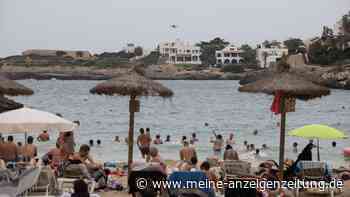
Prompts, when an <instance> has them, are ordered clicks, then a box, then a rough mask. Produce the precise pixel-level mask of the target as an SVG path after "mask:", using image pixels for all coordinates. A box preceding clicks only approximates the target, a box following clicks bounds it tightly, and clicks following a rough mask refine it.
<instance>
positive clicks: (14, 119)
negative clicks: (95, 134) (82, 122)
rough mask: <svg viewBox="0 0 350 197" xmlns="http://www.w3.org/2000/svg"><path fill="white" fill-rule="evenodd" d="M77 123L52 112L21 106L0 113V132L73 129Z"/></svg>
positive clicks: (63, 130) (62, 130)
mask: <svg viewBox="0 0 350 197" xmlns="http://www.w3.org/2000/svg"><path fill="white" fill-rule="evenodd" d="M76 127H77V125H76V124H75V123H73V122H71V121H69V120H66V119H64V118H61V117H59V116H56V115H54V114H52V113H49V112H45V111H40V110H36V109H31V108H27V107H23V108H20V109H16V110H12V111H8V112H5V113H1V114H0V132H3V133H27V132H41V131H43V130H50V129H55V130H58V131H60V132H65V131H73V130H74V129H75V128H76Z"/></svg>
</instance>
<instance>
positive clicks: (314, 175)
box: [296, 161, 334, 197]
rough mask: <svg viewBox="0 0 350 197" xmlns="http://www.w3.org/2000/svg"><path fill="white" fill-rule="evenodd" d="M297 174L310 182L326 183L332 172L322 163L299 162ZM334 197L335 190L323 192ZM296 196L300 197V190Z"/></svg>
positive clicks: (297, 190)
mask: <svg viewBox="0 0 350 197" xmlns="http://www.w3.org/2000/svg"><path fill="white" fill-rule="evenodd" d="M297 174H298V176H299V177H300V178H302V179H304V180H309V181H326V180H327V177H328V176H331V170H330V169H329V168H328V166H327V164H326V163H325V162H322V161H299V162H298V163H297ZM325 192H326V193H329V194H330V195H331V196H334V190H330V191H323V193H325ZM296 196H297V197H298V196H299V188H297V189H296Z"/></svg>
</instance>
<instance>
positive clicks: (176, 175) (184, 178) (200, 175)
mask: <svg viewBox="0 0 350 197" xmlns="http://www.w3.org/2000/svg"><path fill="white" fill-rule="evenodd" d="M168 180H169V181H172V182H174V184H175V183H178V184H180V183H181V187H182V188H183V189H186V188H187V187H191V186H193V187H194V186H195V185H191V184H189V182H196V183H197V186H198V185H199V182H202V184H203V183H205V182H207V183H209V182H208V177H207V176H206V175H205V173H204V172H201V171H195V172H180V171H179V172H173V173H172V174H171V175H170V176H169V177H168ZM186 184H188V185H186ZM172 186H173V185H172ZM201 186H202V185H201ZM172 189H179V188H172ZM189 189H195V188H189ZM197 189H198V190H200V191H202V192H204V193H206V194H208V196H209V197H214V196H215V193H214V190H213V188H210V186H209V185H208V184H206V187H200V188H197Z"/></svg>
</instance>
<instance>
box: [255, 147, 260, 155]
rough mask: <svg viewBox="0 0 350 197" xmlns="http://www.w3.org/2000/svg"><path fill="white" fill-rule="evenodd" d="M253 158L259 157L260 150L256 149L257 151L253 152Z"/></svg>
mask: <svg viewBox="0 0 350 197" xmlns="http://www.w3.org/2000/svg"><path fill="white" fill-rule="evenodd" d="M255 156H256V157H260V149H258V148H257V149H256V150H255Z"/></svg>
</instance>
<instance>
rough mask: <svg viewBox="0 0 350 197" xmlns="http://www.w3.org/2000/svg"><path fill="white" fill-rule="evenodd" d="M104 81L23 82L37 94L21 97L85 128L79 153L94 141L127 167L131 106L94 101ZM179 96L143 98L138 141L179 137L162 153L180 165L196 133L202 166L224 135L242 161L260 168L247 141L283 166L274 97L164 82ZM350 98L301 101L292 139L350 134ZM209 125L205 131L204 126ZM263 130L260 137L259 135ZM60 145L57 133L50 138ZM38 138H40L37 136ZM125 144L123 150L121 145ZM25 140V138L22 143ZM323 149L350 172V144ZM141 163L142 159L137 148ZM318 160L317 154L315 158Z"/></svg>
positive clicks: (334, 95)
mask: <svg viewBox="0 0 350 197" xmlns="http://www.w3.org/2000/svg"><path fill="white" fill-rule="evenodd" d="M100 82H101V81H61V80H43V81H37V80H21V81H20V83H23V84H24V85H26V86H28V87H30V88H32V89H33V90H34V92H35V94H34V95H32V96H24V97H22V96H19V97H14V98H13V99H15V100H16V101H18V102H21V103H24V104H25V105H26V106H29V107H33V108H36V109H40V110H45V111H49V112H52V113H60V114H62V115H63V116H64V118H66V119H69V120H72V121H73V120H79V121H80V123H81V126H80V128H79V129H78V130H76V131H75V134H74V135H75V140H76V143H77V148H78V147H79V145H81V144H85V143H88V142H89V140H90V139H93V140H95V141H96V140H97V139H100V140H101V141H102V146H101V147H96V146H94V147H92V154H93V157H94V158H96V159H97V160H102V161H110V160H117V161H126V160H127V151H128V147H127V145H126V144H125V143H124V138H125V137H126V136H127V133H128V119H129V114H128V111H129V110H128V109H129V108H128V104H129V102H128V101H129V98H128V97H125V96H101V95H92V94H90V93H89V90H90V89H91V88H92V87H94V86H95V85H96V84H98V83H100ZM160 82H161V83H162V84H164V85H165V86H167V87H169V88H171V89H172V90H173V91H174V93H175V95H174V96H173V97H172V98H171V99H163V98H159V97H143V98H140V100H141V108H140V112H139V113H136V116H135V139H136V136H137V134H138V129H139V128H141V127H144V128H145V127H149V128H150V129H151V133H152V136H155V135H156V134H160V135H161V137H162V138H163V140H164V139H165V137H166V135H171V140H172V142H171V143H165V144H163V145H157V147H158V148H159V150H160V155H161V156H162V157H163V158H164V159H179V150H180V148H181V144H180V143H179V141H180V139H181V137H182V136H184V135H185V136H187V138H189V137H190V135H191V133H193V132H195V133H196V134H197V137H198V138H199V142H198V143H196V144H195V147H196V150H197V152H198V155H199V159H205V158H206V157H208V156H211V155H212V152H213V151H212V145H211V143H210V142H209V141H210V138H212V137H213V131H215V132H216V134H222V135H223V136H224V137H225V138H226V137H227V136H228V135H229V134H230V133H234V135H235V141H236V145H235V146H234V148H235V149H237V150H238V151H239V152H240V157H241V158H242V159H246V160H250V161H256V157H255V156H254V154H252V153H246V151H245V150H244V147H243V141H244V140H247V141H248V144H255V147H257V148H260V147H261V146H262V144H266V145H267V146H268V147H269V149H268V150H267V151H262V156H261V158H259V159H258V160H264V159H275V160H278V151H279V127H278V125H277V123H278V122H279V118H280V117H279V116H276V115H274V114H272V113H271V112H270V106H271V103H272V99H273V97H272V96H269V95H265V94H251V93H240V92H238V90H237V89H238V87H239V84H238V81H160ZM349 98H350V91H345V90H332V92H331V95H330V96H327V97H322V98H320V99H315V100H311V101H307V102H304V101H299V100H297V104H296V112H291V113H288V114H287V124H286V129H287V131H289V130H291V129H294V128H298V127H301V126H303V125H307V124H326V125H329V126H332V127H335V128H337V129H340V130H342V131H344V132H345V134H347V135H349V134H350V102H349ZM206 122H207V123H209V127H205V126H204V123H206ZM255 129H257V130H258V135H253V131H254V130H255ZM50 134H51V137H52V139H55V138H56V137H57V132H55V131H50ZM32 135H35V136H36V135H37V134H35V133H34V132H33V133H32ZM117 135H118V136H119V137H120V140H121V143H115V142H113V140H114V137H115V136H117ZM16 139H18V140H23V135H21V134H19V135H16ZM293 142H297V143H298V151H299V152H300V151H301V150H302V148H303V147H304V146H305V145H306V144H307V142H308V140H307V139H303V138H296V137H288V136H287V137H286V146H285V151H286V158H290V159H296V157H297V154H296V153H293V152H292V144H293ZM54 143H55V140H52V141H50V142H46V143H37V144H38V147H39V152H40V153H41V154H43V153H45V152H46V151H47V150H48V149H49V148H51V147H54ZM331 143H332V140H321V141H320V152H321V153H320V155H321V160H326V161H329V162H331V163H332V164H333V165H335V166H339V165H346V161H345V160H344V157H343V155H342V150H343V148H344V147H350V143H349V139H345V140H337V147H335V148H333V147H332V146H331ZM95 144H96V142H95ZM134 152H135V154H134V155H135V158H136V159H140V153H139V150H138V149H137V147H136V146H135V148H134ZM313 157H314V159H316V151H315V150H314V154H313Z"/></svg>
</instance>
